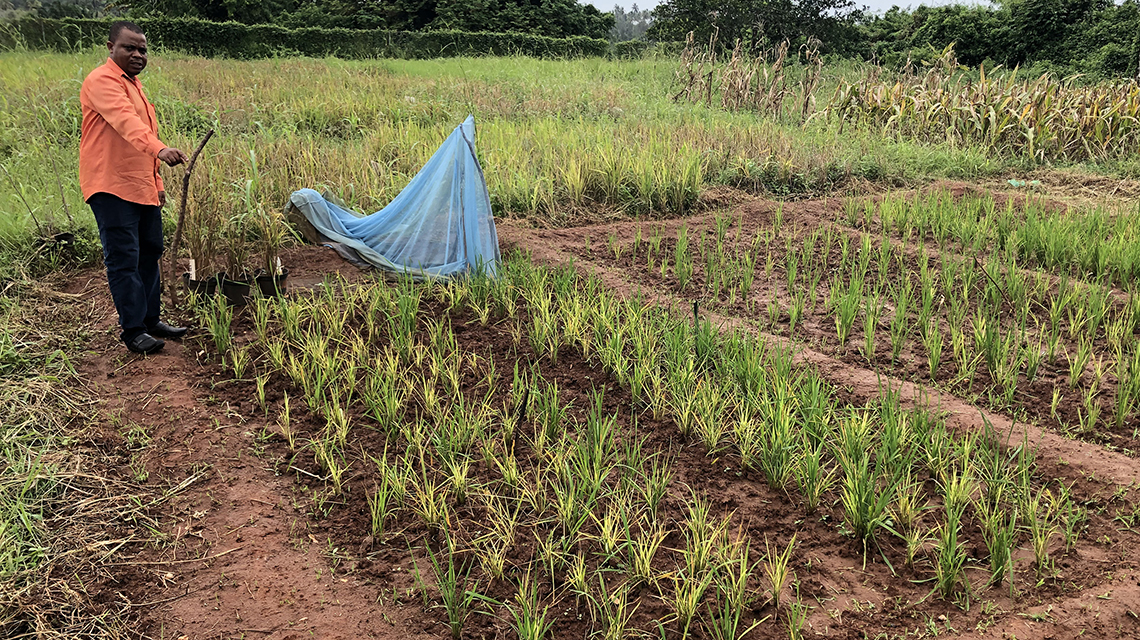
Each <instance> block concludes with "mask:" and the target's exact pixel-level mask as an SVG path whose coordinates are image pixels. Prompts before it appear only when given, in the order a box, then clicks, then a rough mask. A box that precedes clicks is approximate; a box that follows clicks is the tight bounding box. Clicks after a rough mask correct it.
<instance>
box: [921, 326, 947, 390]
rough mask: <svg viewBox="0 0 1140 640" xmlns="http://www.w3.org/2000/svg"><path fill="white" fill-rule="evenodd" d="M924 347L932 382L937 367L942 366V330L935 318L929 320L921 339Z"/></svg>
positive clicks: (936, 372)
mask: <svg viewBox="0 0 1140 640" xmlns="http://www.w3.org/2000/svg"><path fill="white" fill-rule="evenodd" d="M923 343H924V345H925V346H926V363H927V366H928V369H929V370H930V379H931V380H933V379H934V378H935V376H936V375H937V374H938V367H939V366H940V365H941V364H942V344H943V343H942V330H941V329H940V328H939V327H938V320H937V319H936V318H931V319H930V326H929V327H928V328H927V330H926V336H925V338H924V339H923Z"/></svg>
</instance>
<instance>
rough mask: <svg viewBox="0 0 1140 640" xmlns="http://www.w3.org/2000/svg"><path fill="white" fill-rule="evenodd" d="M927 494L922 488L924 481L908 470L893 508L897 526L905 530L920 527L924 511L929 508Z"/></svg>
mask: <svg viewBox="0 0 1140 640" xmlns="http://www.w3.org/2000/svg"><path fill="white" fill-rule="evenodd" d="M929 508H930V507H929V505H928V504H927V501H926V496H925V495H924V493H923V490H922V483H921V482H918V481H917V480H916V479H914V478H913V477H912V476H911V475H910V471H909V470H908V471H906V472H905V475H904V476H903V479H902V480H901V481H900V482H899V488H898V494H897V497H896V499H895V506H894V509H893V510H892V513H893V520H894V521H895V524H896V526H898V527H899V529H900V530H901V531H903V532H911V531H914V530H915V529H917V528H918V523H919V520H921V519H922V514H923V512H924V511H926V510H927V509H929Z"/></svg>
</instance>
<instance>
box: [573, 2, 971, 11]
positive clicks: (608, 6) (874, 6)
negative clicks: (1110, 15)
mask: <svg viewBox="0 0 1140 640" xmlns="http://www.w3.org/2000/svg"><path fill="white" fill-rule="evenodd" d="M579 1H582V2H586V4H592V5H594V6H595V7H597V8H598V9H600V10H602V11H610V10H612V9H613V8H614V5H619V6H621V7H622V8H623V9H629V8H631V7H632V6H633V5H634V4H636V5H637V8H639V9H652V8H653V7H656V6H657V5H659V4H661V3H660V1H659V0H589V1H588V2H587V1H586V0H579ZM855 4H857V5H859V6H866V7H868V8H869V9H870V10H871V12H873V13H882V12H884V11H886V10H887V9H890V8H891V7H892V6H894V5H899V6H900V7H903V8H906V7H908V6H910V7H917V6H918V5H919V4H925V5H926V6H928V7H934V6H940V5H945V4H988V3H978V2H961V1H960V0H922V1H921V2H907V1H906V0H855Z"/></svg>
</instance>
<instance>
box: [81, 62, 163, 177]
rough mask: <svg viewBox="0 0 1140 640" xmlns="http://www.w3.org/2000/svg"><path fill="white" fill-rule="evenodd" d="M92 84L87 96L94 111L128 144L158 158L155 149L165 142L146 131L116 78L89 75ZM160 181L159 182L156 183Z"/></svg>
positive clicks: (147, 126)
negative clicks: (91, 76)
mask: <svg viewBox="0 0 1140 640" xmlns="http://www.w3.org/2000/svg"><path fill="white" fill-rule="evenodd" d="M91 80H92V81H93V82H92V87H91V91H90V93H88V98H89V99H90V100H91V108H92V109H94V110H95V112H96V113H98V114H99V115H100V116H103V119H104V120H106V121H107V124H109V125H111V127H112V128H113V129H114V130H115V131H117V132H118V133H119V135H121V136H123V139H125V140H126V141H127V142H129V143H130V144H131V146H132V147H134V148H136V149H138V150H139V151H140V152H141V153H145V154H147V155H148V156H150V157H152V158H157V157H158V152H159V151H162V150H163V149H165V148H166V145H165V144H163V143H162V141H161V140H159V139H158V136H156V135H154V133H153V132H152V131H151V130H150V126H149V125H147V123H146V122H144V121H143V119H142V118H140V117H139V114H138V112H137V111H135V106H134V105H133V104H131V100H130V98H128V97H127V95H126V93H124V92H123V86H122V85H121V84H119V81H118V80H117V79H116V78H113V77H111V76H106V75H99V76H96V77H94V78H91ZM160 184H161V183H160Z"/></svg>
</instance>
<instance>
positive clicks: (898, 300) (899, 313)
mask: <svg viewBox="0 0 1140 640" xmlns="http://www.w3.org/2000/svg"><path fill="white" fill-rule="evenodd" d="M912 291H913V287H912V285H911V282H910V280H909V279H904V280H903V283H902V285H900V286H898V287H895V288H893V289H892V295H893V296H894V299H895V311H894V314H893V315H892V316H891V327H890V333H891V363H892V364H894V363H896V362H898V358H899V354H900V353H902V348H903V345H904V344H905V343H906V336H907V334H908V333H909V331H910V327H909V320H910V318H909V313H910V306H911V304H912V303H913V294H912Z"/></svg>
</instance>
